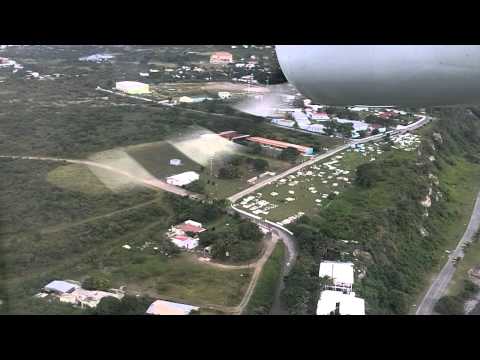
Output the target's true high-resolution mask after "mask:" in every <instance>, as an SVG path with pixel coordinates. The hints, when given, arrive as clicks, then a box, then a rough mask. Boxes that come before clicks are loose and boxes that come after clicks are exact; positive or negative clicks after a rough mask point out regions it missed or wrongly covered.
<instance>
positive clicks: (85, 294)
mask: <svg viewBox="0 0 480 360" xmlns="http://www.w3.org/2000/svg"><path fill="white" fill-rule="evenodd" d="M124 296H125V292H124V291H122V290H118V289H110V290H109V292H106V291H96V290H95V291H91V290H85V289H82V287H81V286H80V284H79V283H77V282H76V281H73V280H68V281H63V280H54V281H52V282H50V283H48V284H47V285H45V287H44V288H43V290H42V292H40V293H38V294H36V295H35V297H37V298H47V297H53V298H56V299H57V300H59V301H60V302H63V303H68V304H72V305H73V306H77V307H80V308H82V309H84V308H95V307H97V305H98V304H99V303H100V301H101V300H102V299H103V298H105V297H114V298H117V299H118V300H121V299H122V298H123V297H124ZM199 309H200V308H199V307H197V306H191V305H186V304H180V303H175V302H171V301H165V300H156V301H154V302H153V303H152V304H151V305H150V306H149V307H148V309H147V310H146V312H145V313H146V314H147V315H189V314H190V313H191V312H192V311H198V310H199Z"/></svg>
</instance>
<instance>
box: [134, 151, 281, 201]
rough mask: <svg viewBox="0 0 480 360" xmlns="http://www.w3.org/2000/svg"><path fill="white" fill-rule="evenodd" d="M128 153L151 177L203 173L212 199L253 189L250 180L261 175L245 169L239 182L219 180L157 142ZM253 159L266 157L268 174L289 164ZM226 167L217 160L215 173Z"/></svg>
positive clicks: (182, 155)
mask: <svg viewBox="0 0 480 360" xmlns="http://www.w3.org/2000/svg"><path fill="white" fill-rule="evenodd" d="M127 152H128V154H129V155H130V156H132V157H133V158H134V159H135V160H136V161H137V162H138V163H140V164H141V165H142V166H143V167H144V168H145V169H146V170H147V171H148V172H150V173H151V174H152V175H154V176H156V177H158V178H160V179H164V178H166V177H168V176H171V175H175V174H178V173H180V172H184V171H195V172H198V173H200V180H199V181H200V182H201V183H202V184H203V185H204V186H205V192H206V194H208V195H209V196H210V197H213V198H218V199H222V198H225V197H228V196H230V195H232V194H234V193H236V192H238V191H240V190H243V189H245V188H247V187H248V186H250V185H249V184H248V183H247V180H248V179H250V178H252V177H255V176H257V175H258V174H259V172H258V171H254V170H252V169H247V168H246V167H243V168H242V170H243V172H242V176H241V177H240V178H238V179H231V180H227V179H220V178H218V177H216V176H214V175H213V176H212V175H211V174H210V170H211V169H210V168H209V167H208V166H205V167H204V168H203V167H202V166H201V165H200V164H198V163H196V162H195V161H193V160H192V159H190V158H189V157H187V156H186V155H184V154H183V153H182V152H180V151H178V150H177V149H175V147H173V146H172V145H171V144H169V143H168V142H158V143H152V144H145V145H139V146H138V145H137V146H132V147H129V148H127ZM248 156H250V157H252V158H254V157H255V158H263V159H265V160H267V161H268V162H269V164H270V169H269V171H274V172H276V171H277V172H278V171H281V170H285V169H286V168H288V167H289V166H290V165H289V164H288V163H285V162H283V161H280V160H277V159H273V158H269V157H262V156H259V155H250V154H249V155H248ZM170 159H180V160H181V161H182V165H181V166H172V165H170V163H169V161H170ZM221 166H223V161H222V159H216V160H214V162H213V174H215V173H216V171H218V169H219V168H220V167H221Z"/></svg>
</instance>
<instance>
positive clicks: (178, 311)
mask: <svg viewBox="0 0 480 360" xmlns="http://www.w3.org/2000/svg"><path fill="white" fill-rule="evenodd" d="M198 309H199V307H197V306H191V305H185V304H179V303H174V302H170V301H164V300H157V301H154V302H153V303H152V304H151V305H150V306H149V307H148V309H147V312H146V313H147V314H149V315H189V314H190V313H191V312H192V310H196V311H197V310H198Z"/></svg>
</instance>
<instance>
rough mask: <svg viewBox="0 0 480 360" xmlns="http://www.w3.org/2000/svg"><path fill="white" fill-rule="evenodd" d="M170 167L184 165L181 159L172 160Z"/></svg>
mask: <svg viewBox="0 0 480 360" xmlns="http://www.w3.org/2000/svg"><path fill="white" fill-rule="evenodd" d="M170 165H172V166H180V165H182V160H180V159H170Z"/></svg>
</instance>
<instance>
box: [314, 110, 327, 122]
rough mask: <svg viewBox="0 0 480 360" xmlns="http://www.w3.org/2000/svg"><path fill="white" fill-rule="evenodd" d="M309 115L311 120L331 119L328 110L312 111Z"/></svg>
mask: <svg viewBox="0 0 480 360" xmlns="http://www.w3.org/2000/svg"><path fill="white" fill-rule="evenodd" d="M309 117H310V120H316V121H326V120H330V116H328V114H327V113H326V112H310V113H309Z"/></svg>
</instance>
